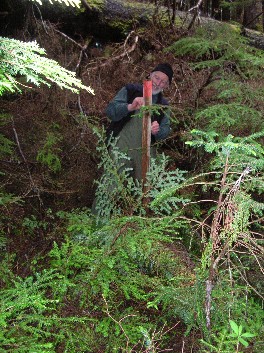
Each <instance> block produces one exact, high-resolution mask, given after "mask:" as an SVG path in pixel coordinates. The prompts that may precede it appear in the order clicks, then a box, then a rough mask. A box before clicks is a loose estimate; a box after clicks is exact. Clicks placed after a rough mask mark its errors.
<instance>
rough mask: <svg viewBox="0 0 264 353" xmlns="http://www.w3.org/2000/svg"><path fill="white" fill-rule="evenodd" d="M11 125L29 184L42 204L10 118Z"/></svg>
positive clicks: (41, 203)
mask: <svg viewBox="0 0 264 353" xmlns="http://www.w3.org/2000/svg"><path fill="white" fill-rule="evenodd" d="M12 126H13V131H14V135H15V140H16V143H17V147H18V149H19V152H20V154H21V157H22V159H23V161H24V162H25V165H26V168H27V172H28V176H29V179H30V183H31V186H32V190H33V191H35V192H36V193H37V197H38V199H39V202H40V205H43V202H42V200H41V198H40V192H39V188H38V187H37V186H36V184H35V182H34V180H33V178H32V175H31V173H30V169H29V165H28V162H27V160H26V157H25V155H24V153H23V151H22V148H21V146H20V142H19V138H18V134H17V131H16V128H15V124H14V121H13V120H12Z"/></svg>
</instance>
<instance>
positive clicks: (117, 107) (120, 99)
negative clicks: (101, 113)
mask: <svg viewBox="0 0 264 353" xmlns="http://www.w3.org/2000/svg"><path fill="white" fill-rule="evenodd" d="M127 107H128V104H127V90H126V88H125V87H123V88H121V90H120V91H119V92H118V93H117V95H116V96H115V97H114V99H113V100H112V101H111V102H110V103H109V104H108V106H107V107H106V115H107V117H108V118H109V119H111V120H112V121H119V120H121V119H122V118H124V117H125V116H126V115H127V114H128V113H129V111H128V108H127Z"/></svg>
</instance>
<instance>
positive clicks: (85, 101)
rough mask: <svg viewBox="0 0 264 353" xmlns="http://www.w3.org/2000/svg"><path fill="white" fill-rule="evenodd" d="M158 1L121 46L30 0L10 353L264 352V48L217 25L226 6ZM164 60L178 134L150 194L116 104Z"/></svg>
mask: <svg viewBox="0 0 264 353" xmlns="http://www.w3.org/2000/svg"><path fill="white" fill-rule="evenodd" d="M43 3H44V1H43ZM82 3H83V2H82ZM92 3H93V4H96V3H97V4H99V3H100V4H101V2H100V1H99V2H95V1H93V2H88V1H86V5H87V4H88V5H89V6H91V4H92ZM141 3H144V4H145V6H146V7H147V6H148V4H149V3H150V2H148V1H141ZM151 3H152V5H154V7H155V6H156V12H154V14H153V17H151V21H150V22H149V23H145V25H144V26H142V24H140V25H139V24H135V23H133V28H130V27H129V26H128V27H126V30H125V31H123V32H122V33H121V34H120V36H119V37H118V41H115V42H113V40H112V35H111V40H108V41H107V40H106V39H105V40H104V41H103V40H100V36H98V37H96V35H95V33H96V31H95V32H93V33H86V32H85V31H83V27H82V26H80V27H74V31H73V30H72V28H73V27H72V25H70V24H67V23H66V22H65V23H63V21H62V22H60V18H57V21H54V19H53V21H51V20H50V19H49V20H48V19H47V18H45V16H44V12H42V10H41V5H38V6H37V7H36V6H35V5H33V6H32V3H30V6H28V3H27V2H26V1H23V4H24V5H25V6H26V9H27V10H26V11H25V14H26V17H25V19H26V20H25V21H24V20H23V21H21V22H19V23H18V26H17V27H14V28H11V26H10V25H8V23H9V22H8V19H7V18H6V19H5V24H6V26H5V27H1V32H2V35H3V37H2V38H3V39H2V38H1V42H0V45H1V48H0V55H1V60H2V62H3V63H4V64H3V65H1V69H0V75H1V85H2V86H1V97H0V119H1V120H0V121H1V134H0V163H1V184H0V207H1V216H0V225H1V228H0V247H1V258H0V260H1V261H0V273H1V276H0V297H1V303H0V306H1V310H0V326H1V331H0V332H1V333H0V352H10V353H11V352H12V353H13V352H15V353H22V352H32V353H33V352H34V353H35V352H36V353H62V352H63V353H64V352H65V353H66V352H68V353H73V352H76V353H77V352H86V353H88V352H93V353H102V352H104V353H108V352H109V353H113V352H124V353H132V352H136V353H140V352H142V353H143V352H145V353H147V352H148V353H154V352H155V353H156V352H167V351H168V352H174V353H191V352H196V353H202V352H203V353H205V352H206V353H207V352H208V353H209V352H218V353H233V352H234V353H239V352H243V353H249V352H250V353H260V352H262V351H263V347H264V346H263V344H264V343H263V342H264V332H263V318H264V313H263V309H262V308H263V299H264V288H263V273H264V256H263V234H264V229H263V211H264V200H263V190H264V180H263V169H264V149H263V142H264V125H263V111H264V109H263V108H264V106H263V105H264V102H263V89H264V88H263V65H264V55H263V51H262V50H261V49H257V48H256V47H255V46H252V45H250V42H249V41H248V39H247V38H246V37H245V36H243V31H242V32H241V26H240V24H242V23H240V24H239V22H236V23H218V24H217V25H216V24H215V23H214V25H212V22H211V21H206V22H203V23H201V21H199V16H200V12H199V11H200V10H201V11H202V10H203V11H204V9H205V8H206V7H205V5H206V4H207V6H208V8H211V7H210V6H212V5H214V9H217V6H216V3H217V2H216V1H212V2H210V1H204V2H202V1H198V0H197V1H193V2H191V1H189V2H188V1H186V2H185V4H186V6H187V5H188V8H187V9H181V10H190V9H192V10H191V14H192V16H191V18H192V19H193V21H184V18H182V20H181V21H178V20H177V19H176V18H174V17H173V16H174V15H173V11H174V10H175V11H176V10H177V9H178V7H177V6H179V4H178V3H177V2H174V1H162V2H161V1H153V2H152V1H151ZM221 3H222V5H223V6H226V9H227V10H226V11H229V13H230V12H231V11H232V13H235V12H234V11H235V10H236V11H237V12H236V13H240V14H241V6H237V7H235V5H236V4H237V5H241V3H239V4H238V3H237V2H232V4H229V2H228V1H222V2H221ZM100 4H99V5H100ZM176 4H177V6H176ZM208 4H209V5H210V6H209V5H208ZM219 4H220V3H219ZM252 4H253V2H250V1H248V2H246V1H245V2H243V9H244V10H243V11H245V6H251V7H250V8H251V9H252V6H253V5H252ZM83 5H84V4H83ZM158 5H162V6H164V7H165V8H166V7H167V9H170V11H169V12H168V11H167V12H166V11H165V12H164V11H161V12H160V11H159V7H160V6H158ZM227 5H230V6H229V7H227ZM231 5H232V6H231ZM27 6H28V7H27ZM42 6H44V4H43V5H42ZM49 6H50V7H51V8H52V5H49ZM60 6H62V5H60ZM219 6H220V5H219ZM80 9H83V10H84V9H85V7H84V8H83V7H81V8H80ZM196 10H197V11H196ZM198 10H199V11H198ZM69 11H70V12H71V11H73V10H72V9H70V10H69ZM74 11H75V10H74ZM78 11H81V10H78ZM85 11H87V8H86V10H85ZM97 11H98V9H97ZM37 13H38V15H37ZM40 14H41V16H40ZM257 14H258V13H256V12H255V15H256V16H257ZM0 15H1V16H7V15H3V14H2V13H1V14H0ZM259 17H260V16H258V18H259ZM236 20H237V18H236ZM128 28H129V30H128ZM86 29H87V27H86ZM98 33H101V32H100V31H98ZM260 35H261V33H260ZM16 41H19V45H20V51H18V50H17V49H13V50H12V51H10V50H9V48H10V46H8V45H9V44H10V43H11V44H12V45H14V44H16V43H17V42H16ZM34 41H36V43H37V44H34V45H37V46H34V45H33V44H31V45H30V44H28V43H33V42H34ZM23 43H25V44H23ZM15 48H17V47H15ZM39 48H43V49H45V51H39ZM32 49H33V52H32V51H31V50H32ZM21 53H23V55H21ZM26 53H28V55H25V54H26ZM7 54H8V55H9V56H7ZM43 59H45V65H44V66H43V61H42V60H43ZM49 60H51V61H49ZM34 62H35V65H32V63H34ZM54 62H56V64H55V63H54ZM158 62H169V63H170V64H171V65H172V67H173V69H174V79H173V82H172V85H171V86H170V88H169V89H168V90H167V91H165V92H164V94H165V96H166V97H168V98H169V100H170V107H171V127H172V132H171V134H170V136H169V137H168V138H167V139H166V140H165V141H164V142H162V143H161V144H160V145H159V146H158V150H159V158H158V159H157V160H156V161H153V162H152V164H151V169H150V170H149V173H148V176H147V189H143V187H142V185H141V184H140V183H137V182H134V181H133V180H132V179H131V178H129V177H128V173H127V171H126V170H124V171H123V173H121V174H119V173H117V166H116V165H115V163H113V161H112V160H111V158H110V156H109V153H108V148H107V145H106V144H105V129H106V128H107V126H108V124H109V122H108V120H107V118H106V116H105V114H104V110H105V107H106V105H107V103H108V102H109V100H110V99H112V98H113V96H114V95H115V93H116V91H117V90H118V89H119V88H121V87H122V86H123V85H124V84H125V83H128V82H138V81H142V80H144V79H145V78H146V76H147V74H148V73H149V70H151V69H152V68H153V67H154V66H155V65H156V64H157V63H158ZM37 64H39V65H37ZM53 64H54V65H53ZM58 65H59V66H58ZM60 67H61V69H60ZM67 70H68V71H67ZM52 72H53V74H54V76H52V75H51V74H52ZM67 72H68V75H67ZM73 83H74V84H75V85H73ZM76 85H77V86H76ZM62 87H64V88H63V89H62ZM90 87H91V89H92V91H91V90H90ZM93 93H94V94H93ZM108 143H109V144H110V145H111V147H112V150H113V153H115V154H116V159H118V158H123V157H124V156H122V155H121V154H120V151H118V150H117V149H116V148H115V142H114V141H112V140H110V141H109V142H108ZM103 170H104V173H103ZM112 182H114V185H115V186H116V187H115V188H111V183H112ZM109 184H110V185H109ZM109 189H112V190H113V191H112V192H111V193H109ZM95 195H96V196H97V198H98V204H99V210H98V213H97V214H96V215H94V214H92V212H91V207H92V203H93V200H94V197H95Z"/></svg>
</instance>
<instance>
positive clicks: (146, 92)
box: [142, 80, 152, 191]
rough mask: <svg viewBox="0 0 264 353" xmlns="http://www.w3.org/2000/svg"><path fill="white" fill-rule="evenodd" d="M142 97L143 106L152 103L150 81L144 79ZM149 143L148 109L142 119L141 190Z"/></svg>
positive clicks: (148, 162) (147, 162) (149, 119)
mask: <svg viewBox="0 0 264 353" xmlns="http://www.w3.org/2000/svg"><path fill="white" fill-rule="evenodd" d="M143 98H144V102H145V106H150V105H151V104H152V81H150V80H146V81H144V82H143ZM150 143H151V114H150V111H145V112H144V115H143V119H142V179H143V191H144V189H145V186H144V185H145V182H146V176H147V172H148V170H149V165H150Z"/></svg>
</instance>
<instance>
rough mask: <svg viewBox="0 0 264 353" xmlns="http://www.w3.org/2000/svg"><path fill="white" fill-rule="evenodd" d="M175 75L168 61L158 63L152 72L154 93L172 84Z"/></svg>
mask: <svg viewBox="0 0 264 353" xmlns="http://www.w3.org/2000/svg"><path fill="white" fill-rule="evenodd" d="M172 76H173V71H172V67H171V65H170V64H168V63H162V64H158V65H157V66H156V67H155V68H154V69H153V70H152V71H151V74H150V78H151V81H152V93H153V94H158V93H159V92H161V91H163V90H164V89H165V88H167V87H168V86H169V85H170V84H171V80H172Z"/></svg>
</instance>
